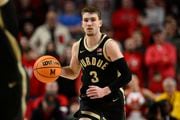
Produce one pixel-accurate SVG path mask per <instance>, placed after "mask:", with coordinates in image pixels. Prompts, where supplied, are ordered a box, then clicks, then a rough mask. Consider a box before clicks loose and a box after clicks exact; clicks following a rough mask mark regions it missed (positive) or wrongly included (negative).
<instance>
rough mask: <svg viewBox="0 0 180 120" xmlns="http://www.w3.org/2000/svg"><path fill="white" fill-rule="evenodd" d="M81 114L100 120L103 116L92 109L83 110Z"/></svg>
mask: <svg viewBox="0 0 180 120" xmlns="http://www.w3.org/2000/svg"><path fill="white" fill-rule="evenodd" d="M81 114H84V115H89V116H92V117H94V118H96V119H98V120H100V118H101V117H100V115H98V114H96V113H94V112H91V111H81Z"/></svg>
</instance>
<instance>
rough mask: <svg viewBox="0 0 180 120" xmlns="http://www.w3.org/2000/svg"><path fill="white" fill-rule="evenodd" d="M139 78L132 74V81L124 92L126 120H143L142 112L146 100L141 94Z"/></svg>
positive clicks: (141, 88)
mask: <svg viewBox="0 0 180 120" xmlns="http://www.w3.org/2000/svg"><path fill="white" fill-rule="evenodd" d="M139 82H140V81H139V78H138V77H137V76H136V75H135V74H134V75H132V80H131V82H130V83H129V84H128V88H127V89H126V90H125V95H126V101H127V102H126V107H127V113H128V114H127V115H128V117H127V120H144V116H143V112H144V111H143V110H144V108H145V103H146V99H145V96H144V94H143V90H144V88H143V87H140V85H139Z"/></svg>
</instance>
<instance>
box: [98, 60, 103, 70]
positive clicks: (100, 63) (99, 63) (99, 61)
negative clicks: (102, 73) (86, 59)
mask: <svg viewBox="0 0 180 120" xmlns="http://www.w3.org/2000/svg"><path fill="white" fill-rule="evenodd" d="M102 63H103V61H102V60H101V59H99V60H98V62H97V67H99V68H100V67H101V65H102Z"/></svg>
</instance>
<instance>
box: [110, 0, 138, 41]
mask: <svg viewBox="0 0 180 120" xmlns="http://www.w3.org/2000/svg"><path fill="white" fill-rule="evenodd" d="M138 16H139V11H138V10H137V9H136V8H134V6H133V0H122V7H120V8H119V9H117V10H116V11H114V12H113V14H112V28H113V30H114V39H116V40H119V41H121V42H123V41H124V40H125V39H126V38H128V37H130V32H131V31H132V30H134V29H136V27H137V24H138V22H137V21H138Z"/></svg>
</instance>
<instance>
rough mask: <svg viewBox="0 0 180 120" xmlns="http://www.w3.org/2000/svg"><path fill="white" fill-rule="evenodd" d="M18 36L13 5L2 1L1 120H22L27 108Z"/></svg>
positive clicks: (0, 27) (0, 17)
mask: <svg viewBox="0 0 180 120" xmlns="http://www.w3.org/2000/svg"><path fill="white" fill-rule="evenodd" d="M17 35H18V27H17V19H16V17H15V11H14V6H13V3H12V1H11V0H0V110H1V112H0V120H22V112H23V111H22V108H25V99H24V98H25V94H26V89H23V90H22V88H25V86H26V84H25V82H26V73H25V71H24V69H23V67H22V64H21V52H20V48H19V45H18V43H17V39H16V38H17ZM22 96H23V97H22ZM22 104H23V105H22Z"/></svg>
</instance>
